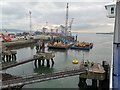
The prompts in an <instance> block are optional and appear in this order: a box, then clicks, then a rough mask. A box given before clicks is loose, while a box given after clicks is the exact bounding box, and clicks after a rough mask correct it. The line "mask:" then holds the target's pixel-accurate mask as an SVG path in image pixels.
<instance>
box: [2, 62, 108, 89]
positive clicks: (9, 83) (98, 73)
mask: <svg viewBox="0 0 120 90" xmlns="http://www.w3.org/2000/svg"><path fill="white" fill-rule="evenodd" d="M105 66H106V65H104V66H102V65H100V64H95V66H93V67H92V68H91V67H90V68H89V69H87V68H86V67H85V66H84V67H83V66H82V68H81V67H76V68H68V69H65V70H59V71H57V72H53V73H47V74H37V75H29V76H26V77H23V78H16V79H12V80H6V81H3V85H2V89H4V88H8V87H9V88H17V87H20V86H24V85H26V84H31V83H35V82H43V81H48V80H53V79H59V78H65V77H69V76H75V75H79V77H80V80H79V83H78V85H79V86H80V85H82V84H81V83H83V82H85V81H86V79H92V82H93V83H96V81H97V80H99V82H100V84H101V83H103V81H104V80H106V78H107V77H106V73H107V69H106V68H105ZM98 67H99V68H98ZM91 69H93V70H91ZM91 75H92V76H91ZM21 88H22V87H21Z"/></svg>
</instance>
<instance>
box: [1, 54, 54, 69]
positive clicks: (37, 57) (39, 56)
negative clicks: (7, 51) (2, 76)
mask: <svg viewBox="0 0 120 90" xmlns="http://www.w3.org/2000/svg"><path fill="white" fill-rule="evenodd" d="M54 57H55V54H54V53H53V52H44V53H37V54H36V55H34V57H33V58H31V59H28V60H24V61H21V62H15V63H11V64H8V65H5V66H4V64H3V66H2V70H5V69H8V68H11V67H15V66H18V65H21V64H24V63H28V62H31V61H35V65H36V66H37V61H39V66H40V65H41V64H40V62H41V61H43V62H42V63H43V65H42V66H44V60H47V61H50V60H51V61H52V66H53V64H54V61H53V58H54ZM49 66H50V63H49V62H48V67H49Z"/></svg>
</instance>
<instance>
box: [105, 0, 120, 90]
mask: <svg viewBox="0 0 120 90" xmlns="http://www.w3.org/2000/svg"><path fill="white" fill-rule="evenodd" d="M105 8H106V10H107V11H108V15H107V16H108V17H109V18H115V26H114V39H113V40H114V41H113V55H112V57H113V58H112V61H111V72H110V90H111V88H112V90H115V89H116V90H120V0H117V1H116V4H109V5H106V6H105Z"/></svg>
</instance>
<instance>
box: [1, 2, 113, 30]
mask: <svg viewBox="0 0 120 90" xmlns="http://www.w3.org/2000/svg"><path fill="white" fill-rule="evenodd" d="M104 5H105V3H96V2H91V3H83V2H82V3H81V2H77V3H75V2H71V3H69V21H70V20H71V18H75V19H74V22H73V28H74V29H76V30H79V29H88V28H97V27H100V25H99V24H101V23H108V22H109V23H113V20H108V18H107V17H106V14H105V9H104ZM29 10H30V11H31V12H32V22H33V24H36V23H39V24H42V23H44V22H46V21H47V22H48V23H49V24H64V23H65V14H66V12H65V11H66V3H65V2H50V3H46V2H39V3H38V2H29V3H27V2H19V3H17V2H15V3H14V2H12V3H8V5H6V6H3V10H2V11H3V13H2V14H3V22H4V23H3V24H4V25H6V26H7V25H8V27H10V25H12V27H15V28H17V27H18V28H21V29H24V27H26V26H25V25H26V23H27V22H29V13H28V11H29ZM25 19H26V21H25ZM15 21H16V22H18V21H21V22H22V21H23V22H22V23H21V24H20V25H18V24H17V25H16V23H15ZM10 23H12V24H10ZM93 23H98V24H95V25H94V24H93Z"/></svg>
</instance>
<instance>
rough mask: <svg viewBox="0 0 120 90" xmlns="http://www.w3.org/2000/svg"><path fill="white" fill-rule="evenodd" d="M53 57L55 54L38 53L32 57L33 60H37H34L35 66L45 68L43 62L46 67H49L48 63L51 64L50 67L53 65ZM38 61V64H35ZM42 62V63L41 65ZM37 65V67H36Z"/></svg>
mask: <svg viewBox="0 0 120 90" xmlns="http://www.w3.org/2000/svg"><path fill="white" fill-rule="evenodd" d="M54 57H55V54H54V53H53V52H40V53H37V54H36V55H34V58H38V59H36V60H35V66H45V61H46V66H47V67H50V61H51V62H52V65H51V67H53V65H54V60H53V58H54ZM37 61H38V63H37ZM41 61H42V63H41ZM37 64H38V65H37Z"/></svg>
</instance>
